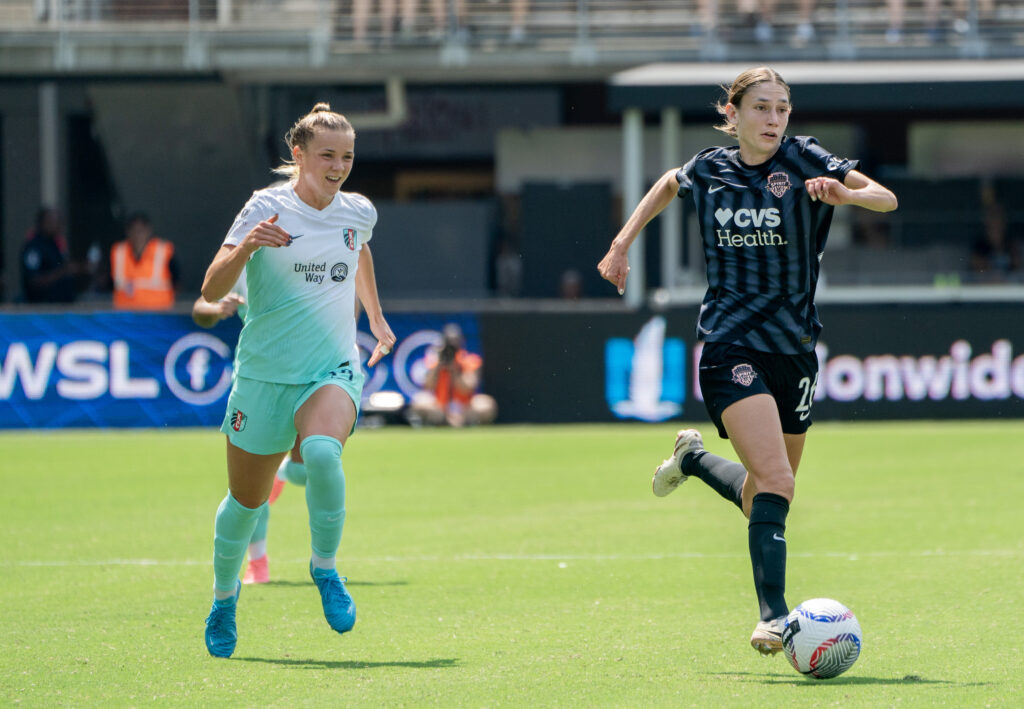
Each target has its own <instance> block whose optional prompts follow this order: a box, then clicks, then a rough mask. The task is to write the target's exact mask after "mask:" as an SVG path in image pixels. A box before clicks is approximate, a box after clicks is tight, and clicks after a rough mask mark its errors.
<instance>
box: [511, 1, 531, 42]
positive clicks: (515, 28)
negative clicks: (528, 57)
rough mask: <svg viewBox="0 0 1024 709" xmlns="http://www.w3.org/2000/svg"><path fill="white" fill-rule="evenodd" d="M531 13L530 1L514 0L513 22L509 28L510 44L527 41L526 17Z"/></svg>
mask: <svg viewBox="0 0 1024 709" xmlns="http://www.w3.org/2000/svg"><path fill="white" fill-rule="evenodd" d="M529 11H530V0H512V22H511V24H510V25H509V28H508V41H509V43H510V44H522V43H523V42H525V41H526V15H527V13H529Z"/></svg>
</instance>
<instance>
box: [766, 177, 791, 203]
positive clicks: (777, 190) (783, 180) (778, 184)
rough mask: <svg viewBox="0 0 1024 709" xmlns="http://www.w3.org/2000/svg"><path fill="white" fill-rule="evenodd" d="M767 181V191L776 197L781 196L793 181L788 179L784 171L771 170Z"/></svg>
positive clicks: (787, 190)
mask: <svg viewBox="0 0 1024 709" xmlns="http://www.w3.org/2000/svg"><path fill="white" fill-rule="evenodd" d="M767 183H768V191H769V192H771V193H772V194H773V195H775V196H776V197H782V195H784V194H786V193H787V192H789V188H790V187H792V186H793V183H791V182H790V181H789V175H788V174H787V173H785V172H773V173H772V174H770V175H768V180H767Z"/></svg>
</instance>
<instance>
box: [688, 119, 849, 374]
mask: <svg viewBox="0 0 1024 709" xmlns="http://www.w3.org/2000/svg"><path fill="white" fill-rule="evenodd" d="M857 164H858V163H857V161H856V160H846V159H843V158H838V157H836V156H835V155H832V154H831V153H829V152H828V151H826V150H825V149H824V148H822V147H821V146H820V145H819V144H818V141H817V140H815V139H814V138H811V137H807V136H797V137H795V138H790V137H788V136H787V137H784V138H783V139H782V143H781V145H780V146H779V149H778V151H777V152H776V153H775V155H774V156H772V158H771V159H769V160H768V161H767V162H764V163H762V164H760V165H747V164H745V163H744V162H743V161H742V160H740V151H739V147H729V148H708V149H706V150H703V151H701V152H699V153H697V155H696V156H694V158H693V159H692V160H690V162H688V163H686V165H684V166H683V167H682V168H680V170H679V171H678V172H677V173H676V179H677V180H678V181H679V196H680V197H685V196H686V195H688V194H692V195H693V201H694V205H695V206H696V209H697V217H698V220H699V223H700V232H701V236H702V238H703V242H704V257H705V259H706V261H707V277H708V291H707V294H706V295H705V296H704V302H703V303H702V305H701V309H700V316H699V317H698V318H697V339H698V340H702V341H705V342H725V343H731V344H736V345H741V346H743V347H749V348H751V349H755V350H759V351H762V352H773V353H777V354H801V353H804V352H811V351H813V350H814V346H815V344H816V343H817V340H818V333H819V332H820V331H821V323H820V322H819V321H818V315H817V311H816V309H815V306H814V291H815V288H816V287H817V283H818V272H819V269H820V261H821V256H822V252H823V251H824V249H825V241H826V239H827V238H828V229H829V225H830V224H831V222H832V212H833V207H831V206H830V205H827V204H825V203H824V202H821V201H811V199H810V198H809V197H808V196H807V190H806V188H805V187H804V180H807V179H809V178H812V177H820V176H828V177H832V178H835V179H837V180H839V181H840V182H842V181H843V180H844V179H845V178H846V175H847V173H848V172H849V171H850V170H853V169H854V168H855V167H856V166H857Z"/></svg>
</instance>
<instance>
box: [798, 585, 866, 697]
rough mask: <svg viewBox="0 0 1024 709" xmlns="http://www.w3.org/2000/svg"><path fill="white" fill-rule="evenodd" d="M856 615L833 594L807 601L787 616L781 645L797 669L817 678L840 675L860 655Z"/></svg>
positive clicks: (859, 633)
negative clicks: (832, 595)
mask: <svg viewBox="0 0 1024 709" xmlns="http://www.w3.org/2000/svg"><path fill="white" fill-rule="evenodd" d="M860 647H861V632H860V623H858V622H857V617H856V616H855V615H854V614H853V611H851V610H850V609H849V608H847V607H846V606H844V605H843V604H842V603H840V602H839V601H834V600H832V599H831V598H812V599H811V600H809V601H804V602H803V603H801V604H800V605H799V606H797V607H796V608H794V609H793V611H792V612H791V613H790V614H789V615H788V616H787V617H786V622H785V627H784V629H783V631H782V648H783V650H784V651H785V653H786V659H788V660H789V664H791V665H793V667H794V668H795V669H796V671H797V672H799V673H800V674H802V675H806V676H808V677H814V678H816V679H828V678H830V677H838V676H839V675H841V674H842V673H844V672H846V671H847V670H848V669H850V667H852V666H853V663H854V662H856V661H857V657H858V656H859V655H860Z"/></svg>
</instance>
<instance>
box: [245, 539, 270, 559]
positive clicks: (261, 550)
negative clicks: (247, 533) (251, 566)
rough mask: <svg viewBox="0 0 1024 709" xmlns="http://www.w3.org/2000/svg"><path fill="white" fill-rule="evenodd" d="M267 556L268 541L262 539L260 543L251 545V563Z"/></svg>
mask: <svg viewBox="0 0 1024 709" xmlns="http://www.w3.org/2000/svg"><path fill="white" fill-rule="evenodd" d="M266 555H267V540H266V539H261V540H259V541H258V542H252V543H250V544H249V561H253V560H255V559H262V558H263V557H265V556H266Z"/></svg>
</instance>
